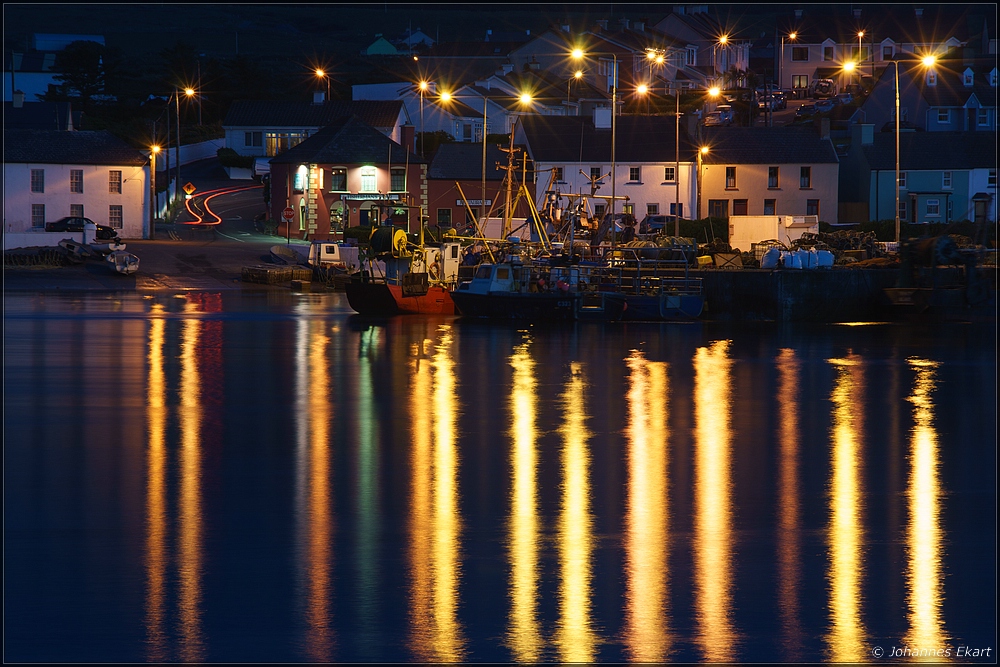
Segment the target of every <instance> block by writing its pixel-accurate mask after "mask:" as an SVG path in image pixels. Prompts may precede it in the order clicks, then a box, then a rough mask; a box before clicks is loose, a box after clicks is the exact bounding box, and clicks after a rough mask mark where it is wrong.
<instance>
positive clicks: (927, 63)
mask: <svg viewBox="0 0 1000 667" xmlns="http://www.w3.org/2000/svg"><path fill="white" fill-rule="evenodd" d="M889 62H891V63H892V66H893V68H894V69H895V72H896V183H895V187H894V188H893V190H895V192H896V216H895V218H896V243H897V244H898V243H899V61H898V60H890V61H889ZM935 62H937V58H936V57H935V56H933V55H928V56H924V57H923V58H921V59H920V63H921V64H922V65H923V66H924V68H925V69H930V68H931V67H933V66H934V63H935ZM897 252H898V245H897Z"/></svg>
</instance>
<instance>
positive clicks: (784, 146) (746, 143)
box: [703, 125, 839, 164]
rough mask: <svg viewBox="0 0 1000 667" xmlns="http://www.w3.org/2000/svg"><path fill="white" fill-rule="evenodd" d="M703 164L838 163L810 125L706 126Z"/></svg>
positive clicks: (828, 142)
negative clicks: (706, 148)
mask: <svg viewBox="0 0 1000 667" xmlns="http://www.w3.org/2000/svg"><path fill="white" fill-rule="evenodd" d="M703 141H704V142H705V145H707V146H708V147H709V151H708V153H707V154H706V155H705V157H704V158H703V161H704V163H705V164H824V163H837V162H839V160H838V158H837V152H836V150H834V147H833V143H832V142H831V141H830V140H829V139H822V138H820V134H819V132H818V131H817V129H816V128H815V126H813V125H805V126H790V127H706V128H704V135H703Z"/></svg>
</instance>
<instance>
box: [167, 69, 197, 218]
mask: <svg viewBox="0 0 1000 667" xmlns="http://www.w3.org/2000/svg"><path fill="white" fill-rule="evenodd" d="M184 94H185V95H187V96H188V97H192V96H193V95H194V88H185V89H184ZM174 102H175V103H176V109H177V180H176V181H175V182H174V201H175V202H176V201H177V200H179V199H180V198H181V195H180V189H181V91H179V90H177V89H174ZM167 187H169V184H168V186H167Z"/></svg>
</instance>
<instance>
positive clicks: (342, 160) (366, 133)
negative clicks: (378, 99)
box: [271, 116, 425, 166]
mask: <svg viewBox="0 0 1000 667" xmlns="http://www.w3.org/2000/svg"><path fill="white" fill-rule="evenodd" d="M387 161H391V162H392V163H393V164H396V165H400V166H402V165H403V164H405V163H407V162H409V163H411V164H412V163H421V162H425V160H423V159H422V158H420V157H418V156H416V155H414V154H412V153H409V152H408V151H407V150H406V149H404V148H403V147H402V146H400V145H399V144H397V143H396V142H395V141H393V140H392V139H390V138H388V137H387V136H385V135H384V134H382V133H381V132H379V131H378V130H377V129H375V128H374V127H372V126H371V125H368V124H367V123H364V122H363V121H361V120H359V119H358V118H357V117H355V116H342V117H341V118H339V119H337V120H335V121H334V122H332V123H330V124H328V125H327V126H325V127H324V128H323V129H321V130H319V131H318V132H316V134H314V135H312V136H311V137H309V138H308V139H306V140H305V141H303V142H302V143H300V144H297V145H296V146H294V147H292V148H289V149H288V150H287V151H285V152H284V153H281V154H280V155H278V156H277V157H274V158H272V159H271V163H272V164H300V163H311V164H363V163H373V164H384V163H385V162H387Z"/></svg>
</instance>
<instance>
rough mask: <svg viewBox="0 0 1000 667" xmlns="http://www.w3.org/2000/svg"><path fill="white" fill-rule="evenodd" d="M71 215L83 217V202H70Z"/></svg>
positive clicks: (72, 216)
mask: <svg viewBox="0 0 1000 667" xmlns="http://www.w3.org/2000/svg"><path fill="white" fill-rule="evenodd" d="M69 215H70V217H71V218H82V217H83V204H70V205H69Z"/></svg>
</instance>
